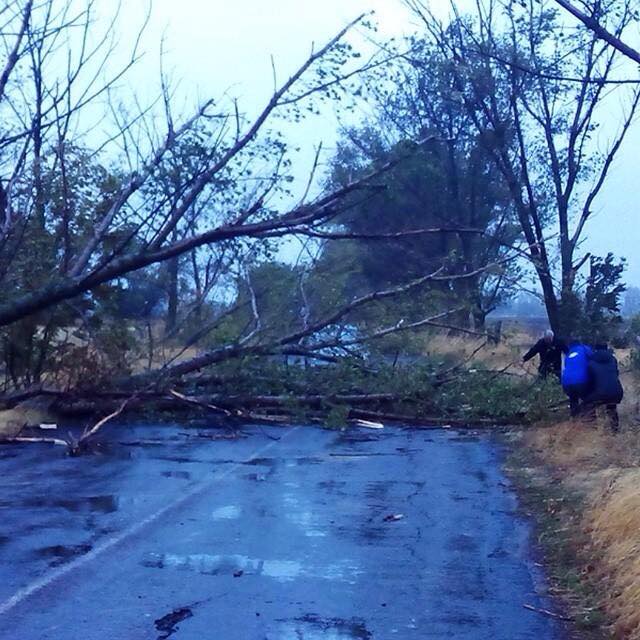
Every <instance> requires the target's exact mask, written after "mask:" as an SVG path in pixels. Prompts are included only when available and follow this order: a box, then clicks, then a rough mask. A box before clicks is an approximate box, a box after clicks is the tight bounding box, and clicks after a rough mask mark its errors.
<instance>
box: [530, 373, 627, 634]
mask: <svg viewBox="0 0 640 640" xmlns="http://www.w3.org/2000/svg"><path fill="white" fill-rule="evenodd" d="M627 393H628V395H632V396H634V395H635V386H631V385H630V381H627ZM622 426H623V431H622V433H620V434H612V433H611V432H610V431H609V430H608V428H606V425H605V424H604V423H600V424H599V425H597V426H594V425H590V424H582V423H580V422H563V423H561V424H557V425H554V426H552V427H544V428H538V429H533V430H531V431H530V432H528V433H527V434H526V436H525V444H526V445H528V447H529V448H530V450H531V451H532V453H533V454H534V455H535V458H537V459H538V460H539V461H542V462H543V463H544V467H545V468H546V469H548V470H550V474H549V477H550V478H554V479H556V480H559V481H560V487H561V488H562V491H564V492H566V493H567V494H573V495H576V494H577V495H580V496H582V498H583V504H584V511H583V513H582V517H581V518H580V521H579V522H580V524H579V530H577V531H576V540H578V539H583V538H584V537H586V540H587V541H588V544H587V547H586V548H583V549H582V559H583V561H584V563H585V565H586V566H588V567H589V571H590V580H591V581H592V583H594V584H596V585H597V591H598V594H599V596H600V603H601V606H602V608H603V609H604V610H605V611H606V612H607V614H608V617H609V619H610V620H611V621H612V628H611V632H612V634H613V637H615V638H620V639H625V640H627V639H628V640H640V431H639V430H638V429H637V428H634V427H633V425H632V424H631V423H630V422H629V418H628V416H627V417H625V419H624V420H623V421H622ZM543 473H547V472H545V471H543Z"/></svg>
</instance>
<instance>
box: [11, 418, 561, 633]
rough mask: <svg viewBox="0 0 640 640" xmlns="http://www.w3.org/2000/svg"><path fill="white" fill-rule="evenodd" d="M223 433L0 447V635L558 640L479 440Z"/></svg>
mask: <svg viewBox="0 0 640 640" xmlns="http://www.w3.org/2000/svg"><path fill="white" fill-rule="evenodd" d="M220 433H223V432H221V431H219V430H208V429H198V428H195V427H192V428H185V427H184V426H175V427H168V426H148V425H147V426H130V427H124V426H120V427H112V428H110V430H109V432H108V434H106V435H105V436H103V439H104V440H105V445H104V446H103V447H102V448H101V450H100V452H99V453H98V454H97V455H91V456H84V457H81V458H68V457H66V456H65V455H64V454H63V451H62V449H60V448H54V447H49V446H40V445H25V446H15V447H5V448H2V449H0V470H1V478H2V480H1V482H2V485H3V486H2V501H1V502H0V510H1V511H0V629H2V631H0V637H2V638H3V639H4V640H40V639H42V640H44V639H51V640H128V639H131V640H133V639H135V640H147V639H148V640H160V639H163V640H164V639H166V638H171V639H172V640H209V639H210V640H217V639H221V640H222V639H223V640H235V639H238V640H254V639H255V640H299V639H307V640H311V639H314V640H315V639H320V638H322V639H323V640H350V639H368V638H376V639H382V640H388V639H390V638H399V639H414V638H415V639H417V638H420V639H428V638H434V639H436V638H437V639H443V638H455V639H461V640H487V639H491V640H529V639H531V640H543V639H544V640H560V639H562V638H564V637H565V636H564V633H563V630H562V629H561V628H560V627H559V623H558V621H557V620H556V619H555V618H553V617H550V616H548V615H544V614H543V613H539V612H536V611H531V610H528V609H525V608H524V607H523V605H525V604H526V605H532V606H533V607H536V608H538V609H549V608H552V607H553V604H552V603H549V602H548V601H547V600H546V599H545V598H544V597H541V596H540V595H539V594H540V593H542V592H543V590H544V581H543V577H542V576H541V575H540V573H539V569H538V568H537V565H536V563H535V562H534V558H533V557H532V548H531V544H530V524H529V523H528V522H527V521H526V520H525V519H523V518H522V517H521V516H520V515H519V514H518V510H517V501H516V498H515V496H514V493H513V489H512V488H511V487H510V485H509V483H508V481H507V480H506V478H505V477H504V475H503V474H502V472H501V470H500V462H501V452H500V447H499V445H498V444H497V443H496V442H495V441H494V439H492V438H491V436H489V435H486V434H471V433H456V432H452V431H447V430H442V431H419V430H401V429H391V428H386V429H384V430H382V431H372V430H368V429H359V430H352V431H348V432H344V433H341V432H336V431H329V430H321V429H316V428H309V427H292V428H289V429H260V428H251V427H247V430H246V435H247V437H244V438H242V439H239V440H221V439H213V438H212V437H211V436H214V437H215V436H216V434H220ZM269 436H271V437H269ZM273 437H278V438H279V440H274V439H271V438H273Z"/></svg>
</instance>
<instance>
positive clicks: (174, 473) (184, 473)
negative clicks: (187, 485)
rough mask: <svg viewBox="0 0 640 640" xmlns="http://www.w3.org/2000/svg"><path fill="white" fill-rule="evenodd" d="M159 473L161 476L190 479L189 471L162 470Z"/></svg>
mask: <svg viewBox="0 0 640 640" xmlns="http://www.w3.org/2000/svg"><path fill="white" fill-rule="evenodd" d="M161 475H162V477H163V478H180V479H181V480H191V473H190V472H189V471H163V472H162V473H161Z"/></svg>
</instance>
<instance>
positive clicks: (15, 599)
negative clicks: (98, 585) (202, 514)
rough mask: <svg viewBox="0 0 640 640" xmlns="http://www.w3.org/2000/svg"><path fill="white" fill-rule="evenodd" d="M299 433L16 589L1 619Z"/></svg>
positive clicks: (0, 608)
mask: <svg viewBox="0 0 640 640" xmlns="http://www.w3.org/2000/svg"><path fill="white" fill-rule="evenodd" d="M298 429H300V427H293V428H292V429H290V430H289V431H288V432H287V433H285V434H284V436H282V437H281V438H280V440H278V441H273V442H269V443H268V444H266V445H265V446H264V447H262V448H261V449H258V451H256V452H255V453H254V454H253V455H252V456H251V457H250V458H248V459H247V460H243V461H242V462H238V463H236V464H234V465H233V466H232V467H228V468H227V469H225V470H224V471H222V472H221V473H218V474H216V476H215V477H214V478H213V479H212V480H209V481H208V482H203V483H201V484H199V485H197V486H196V487H194V488H193V489H192V490H191V491H189V492H187V493H185V494H183V495H182V496H181V497H180V498H178V499H177V500H175V501H174V502H171V503H170V504H168V505H165V506H164V507H162V508H161V509H158V511H156V512H155V513H152V514H151V515H149V516H147V517H146V518H144V519H143V520H140V522H137V523H136V524H134V525H131V526H130V527H129V528H128V529H125V530H124V531H121V532H120V533H119V534H117V535H115V536H113V537H111V538H108V539H107V540H105V541H104V542H102V543H101V544H99V545H97V546H96V547H94V548H93V549H92V550H91V551H89V553H86V554H85V555H83V556H80V557H78V558H76V559H75V560H73V561H71V562H69V563H68V564H65V565H62V566H61V567H58V568H57V569H54V570H53V571H51V572H49V573H48V574H46V575H44V576H42V578H38V579H37V580H34V581H33V582H32V583H31V584H29V585H27V586H26V587H23V588H22V589H19V590H18V591H16V592H15V593H14V594H13V595H12V596H11V597H10V598H8V599H7V600H5V601H4V602H3V603H2V604H0V615H4V614H6V613H8V612H9V611H11V609H13V608H14V607H16V606H17V605H19V604H20V603H21V602H23V601H24V600H26V599H27V598H29V597H31V596H32V595H33V594H35V593H37V592H38V591H41V590H42V589H45V588H46V587H48V586H50V585H51V584H53V583H54V582H57V581H58V580H60V578H63V577H64V576H66V575H67V574H68V573H71V572H72V571H75V570H76V569H79V568H80V567H82V566H83V565H85V564H87V563H89V562H91V561H92V560H95V559H96V558H98V557H99V556H101V555H102V554H103V553H104V552H105V551H109V549H112V548H113V547H115V546H116V545H118V544H120V543H121V542H123V541H124V540H126V539H127V538H131V537H132V536H135V535H136V534H138V533H140V532H141V531H142V530H143V529H144V528H145V527H147V526H149V525H150V524H151V523H153V522H155V521H156V520H158V519H160V518H161V517H162V516H163V515H165V514H166V513H168V512H169V511H172V510H173V509H177V508H178V507H181V506H182V505H183V504H184V503H185V502H187V501H188V500H191V499H192V498H194V497H195V496H197V495H199V494H201V493H204V491H205V490H207V489H209V488H210V487H211V486H213V485H214V484H216V482H219V481H220V480H222V479H223V478H226V477H227V476H228V475H230V474H231V473H232V472H233V471H235V470H236V469H237V468H238V467H240V466H241V465H243V464H246V462H247V461H251V460H255V459H256V458H259V457H260V456H261V455H262V454H263V453H264V452H265V451H268V450H269V449H272V448H273V447H275V446H276V445H277V444H278V443H279V442H281V441H282V440H283V439H284V438H286V437H288V436H290V435H291V434H292V433H294V432H295V431H297V430H298Z"/></svg>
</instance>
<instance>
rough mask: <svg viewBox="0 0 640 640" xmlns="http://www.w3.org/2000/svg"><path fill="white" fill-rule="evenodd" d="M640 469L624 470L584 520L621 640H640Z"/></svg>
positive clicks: (604, 488) (596, 498)
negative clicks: (623, 639) (622, 639)
mask: <svg viewBox="0 0 640 640" xmlns="http://www.w3.org/2000/svg"><path fill="white" fill-rule="evenodd" d="M639 487H640V469H638V468H634V469H626V470H622V469H621V470H619V472H618V473H616V474H615V475H614V476H613V477H611V478H610V480H609V481H608V482H606V483H604V485H603V486H602V487H601V488H600V490H599V491H597V492H594V493H593V494H592V500H591V503H590V506H589V508H588V509H587V511H586V513H585V517H584V527H585V529H586V531H587V533H588V535H589V539H590V540H591V549H589V554H590V555H591V556H592V557H593V558H594V559H595V561H594V567H595V573H596V578H597V579H598V580H599V581H600V583H601V585H602V586H601V592H602V593H603V604H604V606H605V608H606V610H607V611H608V613H609V615H610V616H611V618H612V619H613V620H614V625H613V632H614V634H615V637H616V638H628V639H629V640H640V491H639V490H638V488H639Z"/></svg>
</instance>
